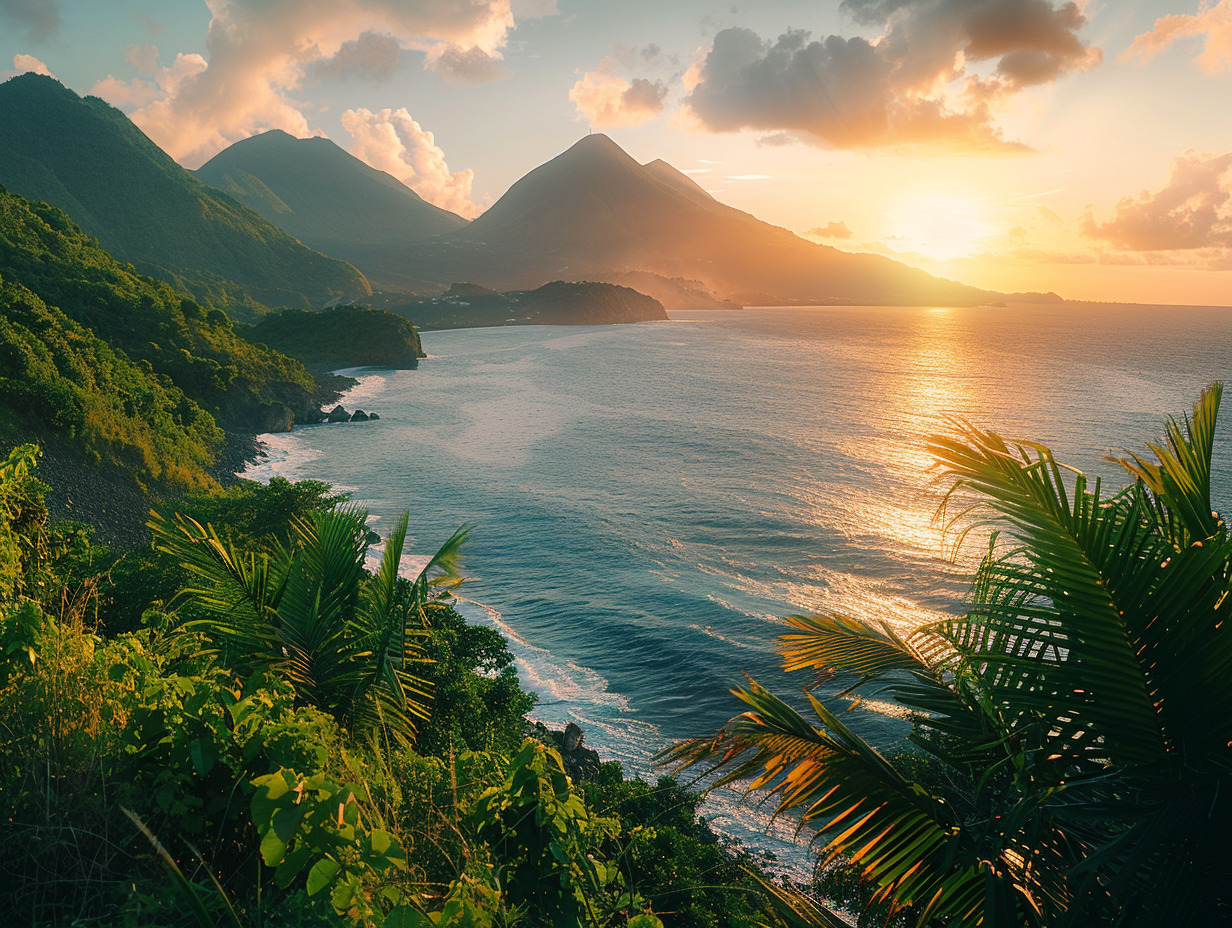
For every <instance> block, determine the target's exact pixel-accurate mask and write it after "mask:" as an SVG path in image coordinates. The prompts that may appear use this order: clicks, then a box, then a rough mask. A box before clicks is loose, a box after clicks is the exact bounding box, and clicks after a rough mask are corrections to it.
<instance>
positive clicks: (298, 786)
mask: <svg viewBox="0 0 1232 928" xmlns="http://www.w3.org/2000/svg"><path fill="white" fill-rule="evenodd" d="M252 782H253V785H254V786H255V787H256V788H257V789H256V793H255V794H254V795H253V798H252V820H253V824H254V825H255V826H256V829H257V834H258V835H259V836H260V839H261V844H260V847H261V858H262V860H263V861H264V862H265V864H266V866H269V867H275V868H276V869H275V871H274V882H275V883H276V884H277V885H278V886H279V887H281V888H283V889H285V888H287V887H288V886H290V885H291V883H292V882H294V881H295V880H296V879H297V878H298V877H299V876H300V875H301V874H307V876H306V884H305V886H306V890H307V893H308V895H309V896H315V895H316V894H317V893H320V892H323V891H328V892H329V899H330V903H331V905H333V907H334V910H335V911H336V912H338V913H339V914H340V915H347V916H348V917H349V918H351V919H352V920H353V921H356V922H362V923H364V924H377V925H379V924H382V923H383V922H384V913H385V910H386V909H387V908H390V907H392V906H395V905H399V904H400V903H401V902H402V900H403V898H404V894H403V893H402V892H401V891H400V890H399V889H397V888H396V887H393V886H385V887H379V888H378V889H376V890H375V891H374V884H376V885H378V886H379V882H380V881H381V880H382V879H383V878H384V877H385V875H386V874H387V873H388V872H389V871H403V870H405V869H406V866H407V862H406V851H405V850H404V849H403V847H402V844H401V842H399V840H398V839H397V837H395V836H394V835H391V834H390V833H389V832H388V831H386V830H384V829H383V828H378V827H375V826H373V825H372V824H371V823H370V822H369V821H368V819H367V816H365V815H364V814H363V811H362V810H361V807H360V803H359V801H358V799H357V793H359V794H362V791H363V787H361V786H358V785H356V784H340V783H335V782H332V781H331V780H329V779H328V778H327V777H326V776H325V774H324V773H317V774H314V775H312V776H307V777H305V776H301V775H300V774H298V773H296V772H294V771H293V770H287V769H280V770H278V771H276V772H275V773H272V774H270V775H268V776H264V777H258V778H256V779H255V780H253V781H252Z"/></svg>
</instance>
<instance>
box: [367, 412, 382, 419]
mask: <svg viewBox="0 0 1232 928" xmlns="http://www.w3.org/2000/svg"><path fill="white" fill-rule="evenodd" d="M368 418H369V419H379V418H381V417H380V416H378V415H377V414H376V413H374V412H370V413H368Z"/></svg>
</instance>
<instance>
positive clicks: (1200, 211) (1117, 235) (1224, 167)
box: [1081, 151, 1232, 259]
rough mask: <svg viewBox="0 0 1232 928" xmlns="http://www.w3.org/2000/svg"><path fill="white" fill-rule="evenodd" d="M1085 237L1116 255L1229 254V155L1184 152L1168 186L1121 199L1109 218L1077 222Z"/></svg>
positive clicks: (1231, 188)
mask: <svg viewBox="0 0 1232 928" xmlns="http://www.w3.org/2000/svg"><path fill="white" fill-rule="evenodd" d="M1081 228H1082V231H1083V233H1084V234H1085V235H1087V236H1089V237H1091V238H1095V239H1099V240H1101V241H1104V242H1107V243H1108V244H1110V245H1112V246H1113V247H1114V248H1117V249H1119V250H1122V251H1140V252H1157V251H1193V250H1196V249H1212V248H1213V249H1220V250H1225V251H1224V252H1223V257H1224V258H1225V259H1226V258H1227V257H1228V256H1229V254H1232V152H1225V153H1224V154H1221V155H1209V154H1202V153H1199V152H1193V151H1189V152H1186V153H1185V154H1183V155H1181V156H1180V157H1179V158H1177V159H1176V160H1175V161H1173V162H1172V169H1171V171H1170V173H1169V177H1168V183H1167V184H1166V185H1165V186H1164V187H1163V188H1162V189H1160V190H1157V191H1155V192H1153V193H1152V192H1150V191H1146V190H1144V191H1143V192H1142V193H1141V194H1140V195H1139V196H1137V197H1125V198H1124V199H1123V200H1121V201H1120V202H1119V203H1117V205H1116V211H1115V213H1114V214H1113V217H1112V218H1111V219H1110V220H1108V221H1107V222H1103V223H1100V222H1096V221H1095V218H1094V216H1093V215H1092V213H1091V212H1088V213H1087V214H1086V215H1084V216H1083V217H1082V220H1081Z"/></svg>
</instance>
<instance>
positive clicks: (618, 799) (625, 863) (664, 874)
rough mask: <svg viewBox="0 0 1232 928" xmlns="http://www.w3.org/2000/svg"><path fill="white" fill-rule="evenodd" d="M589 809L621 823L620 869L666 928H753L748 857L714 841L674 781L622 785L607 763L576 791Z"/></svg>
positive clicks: (758, 906)
mask: <svg viewBox="0 0 1232 928" xmlns="http://www.w3.org/2000/svg"><path fill="white" fill-rule="evenodd" d="M582 792H583V794H584V796H585V800H586V804H587V806H588V807H589V808H591V809H594V810H596V811H597V812H600V813H601V814H603V815H610V816H615V817H616V818H617V819H619V821H620V822H621V829H620V834H619V844H620V845H621V846H622V848H624V850H623V856H622V858H621V868H622V869H623V870H624V872H625V873H626V874H627V876H628V880H629V884H630V885H631V886H634V887H636V888H638V889H639V890H640V891H641V893H642V894H643V896H644V897H645V898H646V901H647V902H648V903H650V904H651V905H653V906H654V910H655V912H657V913H658V914H659V915H660V916H661V917H662V918H663V921H664V923H665V924H666V925H668V926H669V928H728V926H730V928H752V926H755V925H761V924H762V922H763V920H764V917H765V916H764V909H765V902H764V895H765V894H764V891H763V889H762V886H761V884H760V883H759V882H758V880H757V879H756V878H755V877H754V876H753V875H752V874H751V873H750V870H756V867H755V865H754V862H753V861H752V859H751V858H749V857H748V856H747V855H745V854H743V853H742V852H740V851H738V850H736V849H735V848H732V847H729V846H727V845H726V844H724V843H722V842H720V840H719V838H718V837H717V836H716V835H715V834H714V832H713V831H711V830H710V827H709V826H708V825H707V824H706V823H705V821H704V820H702V819H700V818H699V817H698V815H697V806H698V803H699V802H700V801H701V796H699V795H698V794H697V793H695V792H693V791H691V790H688V789H685V788H684V787H682V786H681V785H680V783H679V782H678V781H677V780H676V779H675V778H673V777H670V776H662V777H660V778H659V780H658V782H657V783H653V784H652V783H647V782H645V781H643V780H639V779H636V778H633V779H625V778H624V775H623V773H622V771H621V768H620V765H619V764H616V763H606V764H604V765H603V766H602V768H601V769H600V774H599V777H598V778H597V779H596V780H595V781H594V782H586V783H583V784H582Z"/></svg>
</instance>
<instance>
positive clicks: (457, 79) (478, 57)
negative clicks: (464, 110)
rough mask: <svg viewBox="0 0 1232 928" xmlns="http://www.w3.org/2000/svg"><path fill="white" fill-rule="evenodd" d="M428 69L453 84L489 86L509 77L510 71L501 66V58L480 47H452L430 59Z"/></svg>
mask: <svg viewBox="0 0 1232 928" xmlns="http://www.w3.org/2000/svg"><path fill="white" fill-rule="evenodd" d="M427 67H428V68H429V69H430V70H432V71H435V72H436V73H437V74H439V75H441V77H443V78H445V80H447V81H449V82H450V83H452V84H487V83H491V82H492V81H500V80H504V79H505V78H506V77H509V71H508V70H507V69H506V68H504V67H502V66H501V63H500V57H499V56H498V55H490V54H488V53H487V52H485V51H484V50H483V49H482V48H480V47H479V46H478V45H472V46H471V47H470V48H460V47H458V46H456V45H450V46H448V47H447V48H445V49H444V51H442V52H441V53H440V54H439V55H437V56H436V57H435V58H431V59H429V60H428V64H427Z"/></svg>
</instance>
